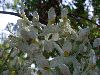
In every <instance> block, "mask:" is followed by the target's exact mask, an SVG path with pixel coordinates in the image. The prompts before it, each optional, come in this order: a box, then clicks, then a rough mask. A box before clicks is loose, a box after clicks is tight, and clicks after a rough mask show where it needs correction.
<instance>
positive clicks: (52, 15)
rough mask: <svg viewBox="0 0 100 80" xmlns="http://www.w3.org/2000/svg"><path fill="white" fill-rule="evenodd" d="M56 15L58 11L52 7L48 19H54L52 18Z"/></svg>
mask: <svg viewBox="0 0 100 80" xmlns="http://www.w3.org/2000/svg"><path fill="white" fill-rule="evenodd" d="M55 17H56V13H55V10H54V8H53V7H51V8H50V9H49V11H48V19H49V20H52V19H55Z"/></svg>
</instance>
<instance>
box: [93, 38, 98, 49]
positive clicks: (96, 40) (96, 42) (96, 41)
mask: <svg viewBox="0 0 100 80" xmlns="http://www.w3.org/2000/svg"><path fill="white" fill-rule="evenodd" d="M93 46H94V47H99V46H100V38H96V39H95V40H94V42H93Z"/></svg>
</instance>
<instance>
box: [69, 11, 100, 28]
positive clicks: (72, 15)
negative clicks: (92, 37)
mask: <svg viewBox="0 0 100 80" xmlns="http://www.w3.org/2000/svg"><path fill="white" fill-rule="evenodd" d="M68 16H70V17H74V18H80V19H84V20H87V21H89V22H91V23H93V24H95V25H97V26H98V27H100V25H99V24H97V23H95V22H94V21H92V20H90V19H88V18H85V17H83V16H79V15H75V14H70V13H69V14H68Z"/></svg>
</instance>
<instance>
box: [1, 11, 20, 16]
mask: <svg viewBox="0 0 100 80" xmlns="http://www.w3.org/2000/svg"><path fill="white" fill-rule="evenodd" d="M0 13H1V14H9V15H13V16H17V17H21V15H20V14H19V13H14V12H7V11H0Z"/></svg>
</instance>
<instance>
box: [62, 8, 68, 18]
mask: <svg viewBox="0 0 100 80" xmlns="http://www.w3.org/2000/svg"><path fill="white" fill-rule="evenodd" d="M67 14H68V9H67V8H64V9H62V11H61V17H62V18H64V17H65V18H66V17H67Z"/></svg>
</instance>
